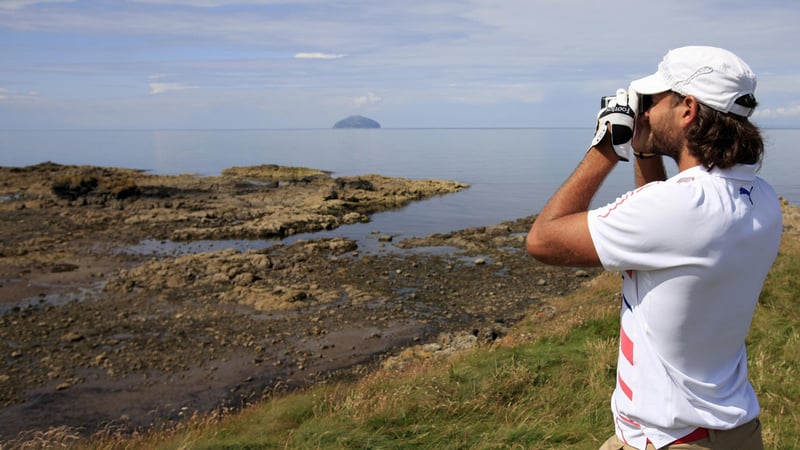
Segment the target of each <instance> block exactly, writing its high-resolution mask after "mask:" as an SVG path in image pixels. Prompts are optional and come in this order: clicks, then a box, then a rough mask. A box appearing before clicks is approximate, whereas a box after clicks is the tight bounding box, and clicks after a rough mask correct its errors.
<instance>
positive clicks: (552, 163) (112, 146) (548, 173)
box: [0, 128, 800, 247]
mask: <svg viewBox="0 0 800 450" xmlns="http://www.w3.org/2000/svg"><path fill="white" fill-rule="evenodd" d="M762 131H763V133H764V137H765V147H766V149H765V158H764V161H763V163H762V167H761V169H760V175H761V177H763V178H765V179H766V180H768V181H769V182H770V183H771V184H772V186H773V187H774V188H775V190H776V191H777V193H778V194H779V195H780V196H782V197H783V198H784V199H786V200H787V201H789V202H790V203H792V204H795V205H798V204H800V180H799V179H798V174H799V173H800V151H798V150H797V148H796V147H797V142H798V141H800V129H765V130H762ZM591 139H592V133H591V130H589V129H572V128H547V129H545V128H512V129H500V128H485V129H473V128H469V129H462V128H458V129H389V128H382V129H286V130H273V129H270V130H46V131H41V130H39V131H30V130H0V166H15V167H21V166H27V165H32V164H37V163H41V162H45V161H51V162H55V163H59V164H74V165H97V166H111V167H124V168H131V169H140V170H144V171H147V172H150V173H154V174H183V173H193V174H198V175H203V176H214V175H219V174H220V172H221V171H222V170H223V169H225V168H229V167H235V166H252V165H260V164H279V165H285V166H302V167H310V168H315V169H321V170H326V171H330V172H331V173H332V176H334V177H339V176H355V175H364V174H380V175H386V176H393V177H404V178H412V179H428V178H435V179H444V180H457V181H460V182H463V183H467V184H469V186H470V187H469V188H468V189H466V190H464V191H462V192H459V193H455V194H449V195H444V196H438V197H434V198H432V199H428V200H424V201H419V202H414V203H412V204H410V205H408V206H406V207H404V208H401V209H397V210H392V211H387V212H382V213H377V214H374V215H373V216H372V221H371V222H370V223H367V224H355V225H347V226H343V227H340V228H338V229H336V230H332V231H325V232H320V233H313V234H311V235H301V236H295V237H292V238H291V239H290V240H296V239H300V238H302V239H305V238H313V237H331V236H343V237H348V238H352V239H357V240H359V241H362V242H363V241H364V240H365V239H367V237H368V236H374V235H376V234H381V235H391V236H393V237H395V238H397V239H402V238H406V237H424V236H427V235H429V234H432V233H447V232H450V231H454V230H459V229H463V228H467V227H475V226H489V225H495V224H497V223H500V222H503V221H507V220H514V219H518V218H521V217H527V216H530V215H532V214H535V213H536V212H538V211H539V210H540V209H541V208H542V207H543V206H544V204H545V202H546V201H547V199H548V198H549V197H550V196H551V195H552V194H553V192H554V191H555V190H556V189H557V188H558V187H559V185H560V184H561V183H562V182H563V181H564V180H565V179H566V177H567V176H568V175H569V174H570V173H571V172H572V170H573V169H574V168H575V166H576V165H577V164H578V162H579V161H580V160H581V158H582V157H583V155H584V153H585V151H586V149H587V147H588V144H589V141H591ZM667 171H668V173H669V174H670V175H672V174H675V173H676V172H677V169H676V167H675V165H674V164H673V163H672V162H671V161H668V166H667ZM632 188H633V168H632V165H631V164H628V163H620V164H618V165H617V167H616V168H615V169H614V172H612V174H611V175H610V176H609V177H608V179H607V180H606V182H605V183H604V184H603V187H602V188H601V190H600V191H599V192H598V194H597V195H596V196H595V198H594V201H593V206H602V205H603V204H606V203H609V202H612V201H614V200H615V199H616V198H617V197H618V196H620V195H622V194H624V193H625V192H627V191H629V190H630V189H632ZM211 245H212V246H214V245H215V244H211ZM220 245H221V246H244V247H247V245H248V244H247V243H242V242H236V243H227V244H226V243H222V244H220Z"/></svg>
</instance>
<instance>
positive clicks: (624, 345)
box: [619, 328, 633, 365]
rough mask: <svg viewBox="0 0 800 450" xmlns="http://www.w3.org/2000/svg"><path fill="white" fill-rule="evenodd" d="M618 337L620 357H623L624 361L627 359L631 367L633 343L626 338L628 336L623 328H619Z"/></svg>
mask: <svg viewBox="0 0 800 450" xmlns="http://www.w3.org/2000/svg"><path fill="white" fill-rule="evenodd" d="M619 336H620V350H621V351H622V356H624V357H625V359H627V360H628V362H629V363H631V365H633V341H632V340H631V338H629V337H628V334H627V333H625V328H620V330H619Z"/></svg>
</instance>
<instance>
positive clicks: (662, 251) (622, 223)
mask: <svg viewBox="0 0 800 450" xmlns="http://www.w3.org/2000/svg"><path fill="white" fill-rule="evenodd" d="M698 195H699V196H700V197H701V196H702V193H698V192H696V191H695V190H693V188H692V187H691V186H679V185H677V184H675V183H670V182H654V183H649V184H647V185H645V186H642V187H641V188H639V189H636V190H634V191H630V192H628V193H626V194H625V195H623V196H622V197H619V198H618V199H617V200H616V201H615V202H613V203H610V204H608V205H605V206H603V207H600V208H597V209H594V210H591V211H589V214H588V222H589V224H588V225H589V232H590V234H591V236H592V241H593V243H594V246H595V249H596V250H597V254H598V256H599V257H600V262H601V263H602V265H603V267H604V268H606V269H608V270H656V269H663V268H666V267H672V266H675V265H679V264H685V263H686V256H687V254H686V248H685V247H686V242H687V238H688V236H690V234H687V233H691V231H692V227H694V226H696V224H693V223H692V222H693V218H692V206H691V205H692V204H695V205H696V204H697V203H698V202H702V199H701V198H699V197H698ZM678 258H680V259H681V260H678Z"/></svg>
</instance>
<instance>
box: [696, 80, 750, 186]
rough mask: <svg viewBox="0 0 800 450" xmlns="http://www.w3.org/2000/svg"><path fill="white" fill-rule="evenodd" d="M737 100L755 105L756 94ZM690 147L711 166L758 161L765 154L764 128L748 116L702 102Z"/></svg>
mask: <svg viewBox="0 0 800 450" xmlns="http://www.w3.org/2000/svg"><path fill="white" fill-rule="evenodd" d="M736 103H738V104H740V105H743V106H746V107H749V108H755V107H756V105H758V102H757V101H756V99H755V97H753V96H752V95H746V96H744V97H742V98H740V99H738V100H736ZM686 137H687V140H688V146H689V151H690V152H691V153H692V155H694V156H695V157H697V158H698V159H699V160H700V163H701V164H703V167H705V168H706V169H708V170H711V169H712V168H714V167H719V168H720V169H727V168H729V167H732V166H734V165H736V164H758V163H760V162H761V158H762V157H763V155H764V140H763V139H762V137H761V131H760V130H759V128H758V127H757V126H755V125H754V124H753V123H752V122H750V120H749V119H748V118H747V117H742V116H737V115H735V114H730V113H728V114H725V113H723V112H720V111H717V110H715V109H712V108H710V107H708V106H706V105H703V104H702V103H698V109H697V117H696V119H695V120H694V122H693V123H692V125H691V126H690V127H689V129H688V130H687V133H686Z"/></svg>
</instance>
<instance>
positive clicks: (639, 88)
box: [631, 72, 670, 95]
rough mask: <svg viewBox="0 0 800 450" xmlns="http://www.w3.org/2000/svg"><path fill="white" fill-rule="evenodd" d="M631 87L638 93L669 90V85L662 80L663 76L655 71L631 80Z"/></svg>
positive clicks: (646, 93)
mask: <svg viewBox="0 0 800 450" xmlns="http://www.w3.org/2000/svg"><path fill="white" fill-rule="evenodd" d="M631 89H633V90H634V91H636V92H638V93H640V94H644V95H652V94H658V93H660V92H666V91H668V90H670V86H669V85H668V84H667V82H666V81H664V77H662V76H661V75H659V74H658V72H656V73H654V74H652V75H649V76H646V77H644V78H639V79H638V80H634V81H632V82H631Z"/></svg>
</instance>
